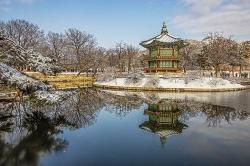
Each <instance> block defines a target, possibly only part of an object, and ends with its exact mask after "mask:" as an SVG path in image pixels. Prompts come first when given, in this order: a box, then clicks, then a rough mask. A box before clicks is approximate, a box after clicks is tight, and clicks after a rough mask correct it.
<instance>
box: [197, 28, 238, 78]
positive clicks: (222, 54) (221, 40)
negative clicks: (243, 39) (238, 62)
mask: <svg viewBox="0 0 250 166" xmlns="http://www.w3.org/2000/svg"><path fill="white" fill-rule="evenodd" d="M205 40H206V41H205V42H206V43H207V44H205V45H204V46H203V49H202V54H203V57H207V60H208V63H209V65H210V66H212V67H213V68H214V70H215V75H216V76H218V71H219V66H220V65H222V64H228V60H229V56H230V55H232V54H234V51H235V45H234V43H235V42H234V41H233V40H232V39H231V38H230V37H229V38H225V37H223V36H222V35H220V34H217V33H215V34H212V33H210V34H209V35H208V36H207V37H206V38H205Z"/></svg>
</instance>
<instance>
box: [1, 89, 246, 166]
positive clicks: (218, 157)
mask: <svg viewBox="0 0 250 166" xmlns="http://www.w3.org/2000/svg"><path fill="white" fill-rule="evenodd" d="M115 93H118V94H119V95H113V94H114V92H112V93H104V92H100V91H83V92H81V94H79V95H76V96H73V97H72V98H69V99H67V100H66V101H64V102H63V103H59V104H57V105H54V106H44V105H40V106H39V103H36V104H35V105H34V104H32V103H29V102H26V103H23V104H22V105H20V104H14V105H10V106H8V108H7V107H5V110H1V111H0V119H1V120H0V121H1V123H0V126H4V124H6V122H11V123H13V124H12V125H11V130H10V131H5V130H2V129H3V128H1V130H0V149H1V150H2V151H1V152H0V165H1V164H3V163H4V164H6V163H7V164H8V163H9V164H11V163H12V164H13V162H16V161H19V165H25V164H27V163H28V162H32V163H33V164H37V165H38V164H42V165H107V164H109V165H131V164H132V165H133V164H134V165H155V164H160V165H166V164H173V165H183V164H184V165H185V164H186V165H221V164H227V165H249V163H250V154H249V153H248V151H249V148H250V128H249V127H248V126H249V123H250V120H249V112H248V111H249V107H248V106H249V103H248V101H250V95H249V92H229V94H228V95H227V94H226V93H218V94H216V95H215V94H214V93H200V94H193V93H185V94H180V93H177V94H167V93H164V94H142V93H136V95H137V96H135V94H134V93H122V92H115ZM124 94H125V95H124ZM177 99H178V100H177ZM180 99H181V100H180ZM159 102H163V103H167V104H166V105H168V103H169V102H170V103H175V104H176V105H177V107H178V108H176V107H173V108H174V109H178V111H175V110H165V111H166V112H165V113H163V114H162V115H164V116H167V118H165V119H164V118H163V119H162V118H161V120H160V121H157V123H158V122H159V124H157V123H156V120H155V119H154V118H149V115H148V114H145V111H146V110H148V108H149V104H156V105H157V104H158V103H159ZM37 104H38V105H37ZM164 108H165V107H164ZM245 108H246V109H245ZM23 110H26V112H27V113H29V115H32V116H30V118H29V120H27V115H26V114H24V113H23ZM3 111H4V112H3ZM32 111H36V112H39V116H37V115H35V114H33V113H32ZM6 112H12V113H15V116H14V117H9V118H1V117H3V115H6ZM40 112H41V113H40ZM155 112H156V114H157V115H158V112H159V111H158V110H157V109H156V110H155ZM171 112H180V114H178V117H177V119H176V118H173V119H174V120H173V123H169V122H171V121H169V116H168V115H167V114H169V113H171ZM171 118H172V117H171V116H170V119H171ZM152 119H153V120H154V122H153V123H151V125H153V126H151V127H152V129H155V128H158V129H159V128H160V129H163V130H165V131H166V130H172V129H173V128H174V127H173V126H176V124H177V123H181V124H185V125H186V127H185V128H184V129H182V130H181V132H178V133H175V134H174V135H170V136H168V137H167V138H165V140H164V142H161V141H162V140H160V137H159V135H157V134H156V133H154V132H149V131H146V130H143V129H142V128H140V125H142V124H143V123H145V122H150V120H152ZM34 122H35V125H33V124H34ZM156 124H157V125H158V126H157V125H156ZM166 124H167V125H166ZM154 125H156V126H154ZM177 126H178V125H177ZM43 140H44V141H45V142H43ZM46 140H47V141H46ZM163 144H164V146H163ZM35 145H36V146H35ZM34 148H35V150H34ZM17 149H18V150H17ZM31 149H33V150H31ZM3 150H4V151H3ZM28 152H29V153H28ZM1 154H2V155H1ZM10 156H11V157H12V158H11V159H10V158H9V157H10ZM26 156H33V160H28V158H26ZM13 160H15V161H13Z"/></svg>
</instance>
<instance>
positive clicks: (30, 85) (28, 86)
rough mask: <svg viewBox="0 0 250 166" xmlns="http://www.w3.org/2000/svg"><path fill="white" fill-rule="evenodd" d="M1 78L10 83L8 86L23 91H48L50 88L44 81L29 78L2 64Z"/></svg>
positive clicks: (0, 65) (0, 68)
mask: <svg viewBox="0 0 250 166" xmlns="http://www.w3.org/2000/svg"><path fill="white" fill-rule="evenodd" d="M0 78H1V80H3V81H6V82H8V85H12V86H16V87H18V88H19V89H21V90H23V91H35V90H48V88H49V87H48V86H47V85H46V84H44V83H43V82H42V81H39V80H35V79H33V78H31V77H28V76H26V75H24V74H23V73H21V72H19V71H17V70H16V69H14V68H12V67H10V66H8V65H6V64H4V63H0Z"/></svg>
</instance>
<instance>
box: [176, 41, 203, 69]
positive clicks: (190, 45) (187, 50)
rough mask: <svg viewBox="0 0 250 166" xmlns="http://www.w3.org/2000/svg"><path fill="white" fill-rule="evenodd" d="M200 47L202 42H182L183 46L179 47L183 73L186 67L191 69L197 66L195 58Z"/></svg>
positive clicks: (196, 58)
mask: <svg viewBox="0 0 250 166" xmlns="http://www.w3.org/2000/svg"><path fill="white" fill-rule="evenodd" d="M201 49H202V42H198V41H190V40H189V41H186V42H185V43H184V46H183V47H182V48H181V49H180V55H181V56H180V57H181V59H180V65H181V66H182V68H183V70H184V73H186V71H187V69H193V68H196V67H197V66H199V65H198V62H197V60H198V55H199V54H200V53H201Z"/></svg>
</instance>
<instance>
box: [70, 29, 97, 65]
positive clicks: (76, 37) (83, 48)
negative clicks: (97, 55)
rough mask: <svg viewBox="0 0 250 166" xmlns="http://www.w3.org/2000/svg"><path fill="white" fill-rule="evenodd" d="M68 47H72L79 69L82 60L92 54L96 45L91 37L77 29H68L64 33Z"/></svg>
mask: <svg viewBox="0 0 250 166" xmlns="http://www.w3.org/2000/svg"><path fill="white" fill-rule="evenodd" d="M66 36H67V40H68V45H69V46H70V47H72V49H73V52H74V54H75V56H76V60H77V63H78V65H79V67H82V66H83V65H81V63H82V62H83V61H84V59H85V58H86V57H87V56H88V55H90V54H91V53H92V49H93V48H94V47H95V45H96V39H95V38H94V36H93V35H91V34H88V33H86V32H84V31H80V30H78V29H73V28H70V29H68V30H67V31H66Z"/></svg>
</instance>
